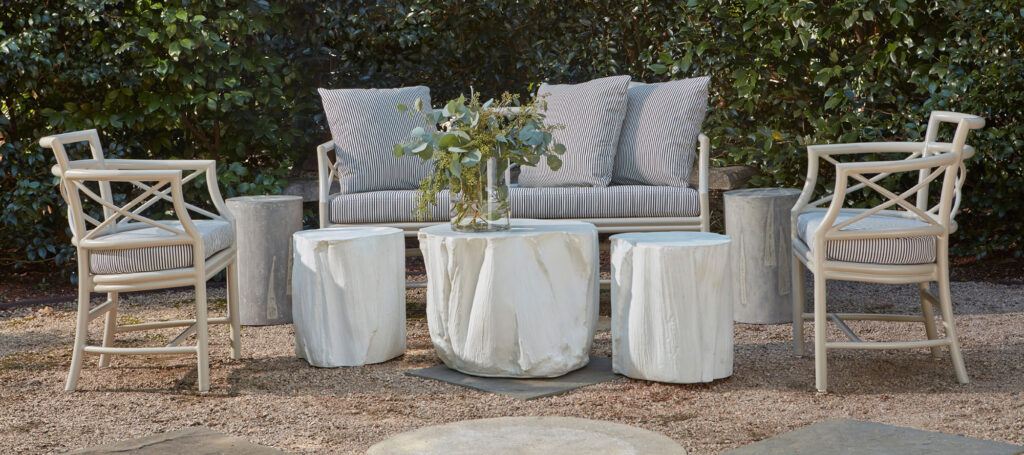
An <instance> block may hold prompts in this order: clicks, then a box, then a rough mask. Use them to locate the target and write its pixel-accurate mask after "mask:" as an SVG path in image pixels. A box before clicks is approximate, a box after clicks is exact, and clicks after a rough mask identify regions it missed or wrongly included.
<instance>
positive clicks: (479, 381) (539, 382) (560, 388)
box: [405, 357, 619, 400]
mask: <svg viewBox="0 0 1024 455" xmlns="http://www.w3.org/2000/svg"><path fill="white" fill-rule="evenodd" d="M405 374H407V375H409V376H415V377H419V378H426V379H434V380H437V381H443V382H447V383H449V384H455V385H458V386H462V387H468V388H471V389H476V390H480V391H483V392H489V393H496V394H499V395H507V396H510V397H513V398H518V399H520V400H532V399H535V398H542V397H550V396H552V395H559V394H563V393H565V392H568V391H570V390H573V389H578V388H580V387H584V386H588V385H593V384H597V383H601V382H607V381H611V380H613V379H616V378H618V377H619V376H618V375H616V374H615V373H612V359H610V358H608V357H590V363H588V364H587V366H585V367H583V368H580V369H578V370H576V371H573V372H571V373H569V374H566V375H565V376H559V377H557V378H542V379H512V378H482V377H479V376H470V375H468V374H464V373H460V372H458V371H455V370H452V369H450V368H448V367H446V366H444V365H443V364H442V365H434V366H432V367H429V368H421V369H418V370H409V371H406V372H405Z"/></svg>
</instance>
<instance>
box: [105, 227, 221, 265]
mask: <svg viewBox="0 0 1024 455" xmlns="http://www.w3.org/2000/svg"><path fill="white" fill-rule="evenodd" d="M193 222H194V223H195V225H196V229H197V230H198V231H199V235H200V237H201V238H202V240H203V248H204V249H205V251H204V253H205V256H206V257H207V258H209V257H210V256H213V255H214V254H216V253H218V252H220V251H222V250H225V249H227V248H230V247H231V245H233V244H234V243H235V230H234V228H233V227H232V226H231V223H229V222H227V221H221V220H194V221H193ZM162 223H165V224H167V225H168V226H170V227H171V228H172V229H181V223H179V222H177V221H173V222H172V221H165V222H162ZM173 236H174V234H172V233H170V232H167V231H165V230H163V229H160V228H155V227H145V228H140V229H132V230H129V231H122V232H117V233H114V234H107V235H104V236H102V237H100V238H101V239H103V240H122V241H124V240H138V239H161V238H163V239H167V238H171V237H173ZM185 267H192V245H168V246H151V247H143V248H124V249H115V250H95V251H92V252H91V253H90V254H89V271H90V272H92V273H93V274H95V275H113V274H120V273H141V272H157V271H160V270H171V269H180V268H185Z"/></svg>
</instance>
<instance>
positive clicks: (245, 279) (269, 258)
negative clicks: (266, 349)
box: [227, 196, 302, 325]
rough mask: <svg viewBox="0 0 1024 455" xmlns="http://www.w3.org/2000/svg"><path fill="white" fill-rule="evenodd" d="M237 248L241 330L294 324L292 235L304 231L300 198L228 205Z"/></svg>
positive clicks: (268, 198) (239, 201) (248, 200)
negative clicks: (249, 326)
mask: <svg viewBox="0 0 1024 455" xmlns="http://www.w3.org/2000/svg"><path fill="white" fill-rule="evenodd" d="M227 205H228V210H230V211H231V214H232V215H233V216H234V217H235V239H237V242H238V248H237V251H238V252H237V253H236V254H237V256H238V262H237V264H238V316H239V320H240V321H241V323H242V325H274V324H288V323H290V322H292V287H291V270H292V234H294V233H296V232H298V231H301V230H302V198H301V197H299V196H243V197H233V198H231V199H228V200H227Z"/></svg>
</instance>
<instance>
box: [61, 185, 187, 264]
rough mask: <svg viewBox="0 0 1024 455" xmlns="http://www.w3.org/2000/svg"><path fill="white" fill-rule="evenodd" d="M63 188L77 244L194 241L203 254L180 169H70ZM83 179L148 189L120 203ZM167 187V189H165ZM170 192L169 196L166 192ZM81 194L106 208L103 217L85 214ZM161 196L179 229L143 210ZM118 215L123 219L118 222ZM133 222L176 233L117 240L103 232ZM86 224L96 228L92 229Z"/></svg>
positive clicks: (124, 245)
mask: <svg viewBox="0 0 1024 455" xmlns="http://www.w3.org/2000/svg"><path fill="white" fill-rule="evenodd" d="M61 177H62V183H61V186H62V190H63V193H64V196H65V198H66V199H67V202H68V209H69V211H70V212H71V214H72V216H71V218H72V228H73V232H74V234H75V243H76V245H78V246H80V247H84V248H93V249H96V248H100V249H102V248H133V247H146V246H160V245H169V244H191V245H192V246H193V248H198V249H199V250H200V254H201V253H202V251H201V249H202V241H201V235H200V233H199V230H198V229H197V228H196V226H195V223H194V222H193V221H192V217H191V216H189V213H188V211H189V209H190V208H193V207H192V206H191V205H190V204H188V203H186V202H185V199H184V191H183V190H182V182H183V180H182V177H181V170H177V169H143V170H123V169H88V168H77V169H68V170H67V171H65V172H64V173H63V175H62V176H61ZM84 182H100V183H108V184H109V183H110V182H123V183H131V184H133V185H136V186H139V187H140V188H143V189H145V191H143V192H142V194H140V195H138V196H136V197H135V198H134V199H132V200H130V201H128V202H126V203H124V204H122V205H120V206H119V205H117V204H115V203H114V202H113V201H111V200H110V199H109V198H106V197H104V196H102V195H99V194H96V192H94V191H93V190H91V189H89V187H87V186H86V185H84V184H83V183H84ZM165 186H167V187H168V188H166V189H165V188H164V187H165ZM168 192H170V196H167V193H168ZM82 195H85V197H86V198H88V199H90V200H92V201H94V202H96V203H98V204H100V205H101V206H102V207H103V211H104V219H103V220H102V221H100V220H96V219H94V218H92V217H91V216H89V215H88V214H86V212H85V211H84V210H83V207H82ZM160 199H167V200H169V201H170V202H171V204H172V206H173V208H174V214H175V216H176V217H177V219H178V222H179V223H180V224H181V228H180V229H176V228H175V227H173V226H169V225H167V224H165V223H160V222H158V221H155V220H153V219H150V218H149V217H146V216H143V215H142V214H141V213H142V211H143V210H145V208H147V207H149V206H150V205H152V204H153V203H155V202H156V201H158V200H160ZM118 218H121V220H120V221H118ZM129 220H130V221H134V222H136V223H138V225H140V226H141V225H146V226H151V227H155V228H158V229H161V230H165V231H168V232H170V233H171V234H173V236H172V237H171V238H165V239H152V238H150V239H145V238H140V239H135V240H123V239H122V240H119V241H117V242H116V243H111V241H109V240H106V239H103V235H104V234H106V233H107V232H110V230H112V229H117V228H118V226H122V227H126V228H127V229H132V228H133V227H139V226H133V225H128V224H126V223H127V222H129ZM87 223H91V224H92V225H93V226H94V227H93V228H92V229H89V227H88V225H87Z"/></svg>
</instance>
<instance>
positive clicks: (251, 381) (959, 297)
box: [0, 282, 1024, 454]
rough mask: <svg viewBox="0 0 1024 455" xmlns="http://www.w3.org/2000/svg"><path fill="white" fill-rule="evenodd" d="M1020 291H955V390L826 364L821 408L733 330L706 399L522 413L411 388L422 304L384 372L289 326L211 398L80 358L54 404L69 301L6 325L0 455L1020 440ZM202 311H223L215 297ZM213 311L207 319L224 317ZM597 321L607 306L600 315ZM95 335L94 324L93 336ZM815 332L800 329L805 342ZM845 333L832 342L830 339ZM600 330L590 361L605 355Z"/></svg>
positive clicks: (775, 340) (922, 358)
mask: <svg viewBox="0 0 1024 455" xmlns="http://www.w3.org/2000/svg"><path fill="white" fill-rule="evenodd" d="M1022 291H1024V285H1021V284H1013V285H1001V284H991V283H978V282H960V283H954V289H953V294H954V298H955V300H956V302H957V309H956V311H957V313H958V317H957V324H958V326H959V328H960V331H961V338H962V342H963V345H964V355H965V357H966V361H967V367H968V371H969V372H970V374H971V375H972V380H973V382H972V383H971V384H970V385H967V386H961V385H958V384H957V383H956V380H955V377H954V375H953V371H952V367H951V365H950V363H949V360H948V358H945V357H943V358H942V359H940V360H932V359H931V358H930V357H929V356H928V355H927V354H926V351H924V350H917V351H893V352H881V351H836V352H834V353H831V354H830V356H829V366H830V379H831V382H830V389H831V391H832V393H830V394H828V395H818V394H816V393H814V392H813V383H814V365H813V359H812V358H796V357H794V356H792V355H791V354H790V348H789V347H790V344H789V327H788V325H776V326H755V325H737V326H736V363H735V374H734V375H733V376H732V377H731V378H728V379H725V380H721V381H716V382H715V383H712V384H708V385H667V384H657V383H650V382H644V381H634V380H629V379H626V378H621V379H618V380H615V381H612V382H609V383H604V384H599V385H595V386H591V387H587V388H584V389H579V390H577V391H574V392H570V393H568V394H566V395H562V396H557V397H551V398H543V399H539V400H535V401H528V402H523V401H517V400H514V399H510V398H504V397H500V396H494V395H488V394H484V393H480V392H476V391H471V390H467V389H463V388H459V387H456V386H451V385H447V384H443V383H438V382H434V381H428V380H423V379H417V378H412V377H407V376H404V375H403V374H402V373H403V371H405V370H408V369H410V368H419V367H425V366H430V365H433V364H435V363H437V362H438V359H437V357H436V356H435V355H434V353H433V350H432V348H431V345H430V339H429V336H428V334H427V326H426V322H425V321H424V319H423V305H424V302H423V291H422V290H414V291H410V292H409V299H408V300H409V314H410V319H409V347H408V350H407V351H406V354H405V355H404V356H403V357H401V358H399V359H396V360H393V361H390V362H386V363H384V364H378V365H370V366H366V367H362V368H339V369H318V368H313V367H310V366H308V365H307V364H306V363H305V362H303V361H301V360H297V359H295V358H294V356H293V342H292V327H291V326H290V325H286V326H275V327H246V328H244V329H243V331H242V342H243V359H242V360H240V361H232V360H230V359H229V357H228V351H229V348H228V337H227V329H226V327H224V326H217V327H216V328H215V329H214V330H213V333H212V337H211V340H212V342H213V345H212V354H211V362H212V365H211V368H212V391H211V393H210V394H208V395H206V396H200V395H198V394H197V393H196V392H195V387H196V384H195V381H196V370H195V367H194V365H193V360H192V358H191V357H114V361H113V366H112V367H111V368H108V369H99V368H97V367H96V366H95V361H96V357H90V358H89V359H88V360H87V361H88V362H89V363H88V364H87V365H86V368H85V370H84V372H83V373H82V377H81V379H80V381H79V390H80V392H78V393H74V394H66V393H63V392H61V390H62V386H63V382H64V379H65V374H66V370H67V366H68V364H69V362H70V357H71V355H70V348H71V344H72V336H73V326H74V317H73V313H72V312H71V311H70V305H60V306H56V307H54V308H49V307H45V308H42V309H38V308H35V309H30V308H23V309H18V310H12V311H8V312H2V313H0V411H2V412H0V447H6V448H8V449H12V450H13V451H14V452H15V453H46V452H62V451H66V450H70V449H75V448H80V447H85V446H91V445H97V444H103V443H109V442H114V441H118V440H123V439H128V438H134V437H139V436H144V435H148V434H152V433H157V432H165V431H171V430H175V429H180V428H182V427H187V426H193V425H205V426H208V427H211V428H213V429H215V430H218V431H222V432H226V433H230V434H233V435H236V436H240V437H243V438H246V439H248V440H251V441H253V442H256V443H260V444H265V445H268V446H274V447H278V448H281V449H285V450H288V451H295V452H330V453H361V452H362V451H364V450H365V449H366V448H367V447H369V446H370V445H372V444H374V443H376V442H378V441H380V440H382V439H384V438H386V437H388V436H389V435H392V434H395V433H398V432H403V431H407V430H411V429H415V428H419V427H422V426H424V425H431V424H438V423H444V422H452V421H457V420H463V419H472V418H482V417H498V416H528V415H562V416H578V417H586V418H592V419H603V420H610V421H616V422H621V423H626V424H630V425H636V426H639V427H642V428H646V429H648V430H653V431H657V432H660V433H663V434H666V435H668V436H669V437H671V438H673V439H674V440H676V441H678V442H679V443H681V444H682V445H683V446H685V447H686V448H687V449H688V450H689V451H690V453H691V454H712V453H719V452H721V451H723V450H726V449H729V448H733V447H738V446H741V445H745V444H748V443H751V442H754V441H757V440H760V439H764V438H767V437H771V436H773V435H776V434H779V433H782V432H785V431H788V430H792V429H795V428H798V427H801V426H804V425H808V424H811V423H814V422H818V421H821V420H824V419H833V418H854V419H862V420H871V421H876V422H882V423H888V424H895V425H905V426H910V427H915V428H920V429H925V430H935V431H943V432H947V433H956V434H963V435H967V436H972V437H978V438H985V439H993V440H1000V441H1006V442H1011V443H1016V444H1024V379H1022V378H1024V362H1022V360H1024V292H1022ZM915 296H916V290H915V289H914V288H913V287H911V286H903V287H889V286H873V285H863V284H848V283H835V284H832V285H831V286H830V304H831V305H830V309H832V308H835V309H837V310H844V309H846V310H851V309H854V308H856V309H858V310H859V311H863V310H867V311H899V310H911V309H913V308H914V307H915V305H916V301H915ZM212 297H213V298H216V299H222V298H223V291H222V290H215V291H214V292H212ZM190 298H191V294H190V293H189V292H183V291H177V292H164V293H149V294H140V295H136V296H130V295H129V296H126V297H125V298H124V302H125V304H124V306H125V308H124V309H123V310H122V316H121V317H122V319H123V320H125V322H133V321H138V320H156V319H163V318H181V317H186V316H188V314H189V312H190V307H191V305H192V304H191V302H190V300H189V299H190ZM223 306H224V304H223V300H218V301H216V302H214V304H213V307H214V308H216V309H219V310H222V309H223ZM604 306H605V307H604V311H605V312H607V302H605V303H604ZM851 326H853V327H854V329H855V330H858V331H859V332H860V333H861V335H862V336H863V337H865V338H868V339H885V338H890V339H906V338H909V337H918V336H923V333H924V330H923V328H922V327H919V326H918V325H917V324H912V325H906V324H904V325H893V324H883V323H875V322H863V323H855V324H851ZM99 328H100V323H99V322H98V321H97V322H94V323H93V325H92V329H93V332H92V337H93V339H98V337H99ZM809 328H810V325H808V329H809ZM173 334H174V332H173V331H160V332H150V333H149V334H141V333H133V334H126V335H124V337H123V338H121V339H120V340H121V344H122V345H127V346H131V345H144V344H150V345H153V344H159V343H160V342H161V341H163V342H166V340H167V339H168V338H170V337H172V336H173ZM832 335H833V336H834V337H839V336H840V334H839V333H838V332H836V333H833V334H832ZM609 338H610V337H609V334H608V332H607V331H601V332H599V333H598V335H597V342H596V343H595V347H594V353H595V354H597V355H610V341H609Z"/></svg>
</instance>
